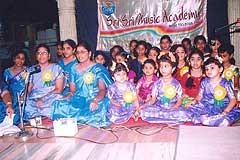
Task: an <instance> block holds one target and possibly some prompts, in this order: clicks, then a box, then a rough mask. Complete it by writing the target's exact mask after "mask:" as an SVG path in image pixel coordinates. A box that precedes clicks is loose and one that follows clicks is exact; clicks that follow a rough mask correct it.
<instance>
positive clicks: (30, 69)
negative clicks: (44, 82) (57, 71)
mask: <svg viewBox="0 0 240 160" xmlns="http://www.w3.org/2000/svg"><path fill="white" fill-rule="evenodd" d="M26 71H27V72H28V73H29V74H34V73H39V72H41V67H40V66H39V65H38V64H37V65H33V66H31V67H28V68H27V69H26Z"/></svg>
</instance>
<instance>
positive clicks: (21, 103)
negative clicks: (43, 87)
mask: <svg viewBox="0 0 240 160" xmlns="http://www.w3.org/2000/svg"><path fill="white" fill-rule="evenodd" d="M29 81H30V72H28V71H27V72H26V78H25V89H24V91H23V92H22V93H21V94H17V98H18V104H19V112H20V129H21V131H20V132H19V133H18V135H17V138H22V137H29V136H32V135H33V133H32V132H31V131H28V130H26V129H25V126H24V122H23V116H24V110H25V107H26V101H27V94H28V86H29Z"/></svg>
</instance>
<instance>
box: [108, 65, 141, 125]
mask: <svg viewBox="0 0 240 160" xmlns="http://www.w3.org/2000/svg"><path fill="white" fill-rule="evenodd" d="M113 77H114V80H115V82H114V83H113V84H111V85H110V86H109V87H108V92H107V95H108V98H109V99H110V104H109V105H108V113H107V116H108V118H109V119H110V121H111V122H113V123H117V124H121V123H125V122H127V121H128V120H129V119H130V118H131V117H133V115H134V113H135V111H136V108H138V107H139V103H138V98H137V91H136V88H135V85H134V84H133V83H132V82H130V81H128V80H127V79H128V78H127V68H126V66H125V65H124V64H122V63H117V64H116V67H115V70H114V71H113Z"/></svg>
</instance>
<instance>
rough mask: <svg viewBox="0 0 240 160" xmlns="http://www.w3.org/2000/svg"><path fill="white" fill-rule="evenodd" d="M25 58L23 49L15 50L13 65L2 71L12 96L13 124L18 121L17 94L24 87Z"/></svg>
mask: <svg viewBox="0 0 240 160" xmlns="http://www.w3.org/2000/svg"><path fill="white" fill-rule="evenodd" d="M26 59H27V55H26V53H25V52H24V51H21V50H20V51H17V52H16V53H15V55H14V58H13V62H14V65H13V66H12V67H10V68H7V69H6V70H5V71H4V73H3V77H4V80H5V82H6V83H7V85H8V87H9V91H10V93H11V96H12V101H13V105H12V106H13V109H14V113H15V117H14V124H15V125H17V124H19V122H20V117H19V106H18V102H17V94H20V93H21V92H22V91H23V90H24V88H25V76H26V72H25V71H26V67H25V65H26V63H25V62H26Z"/></svg>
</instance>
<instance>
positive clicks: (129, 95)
mask: <svg viewBox="0 0 240 160" xmlns="http://www.w3.org/2000/svg"><path fill="white" fill-rule="evenodd" d="M134 96H135V94H134V93H133V92H132V91H126V92H125V93H124V94H123V100H124V101H125V102H126V103H132V102H133V100H134Z"/></svg>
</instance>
